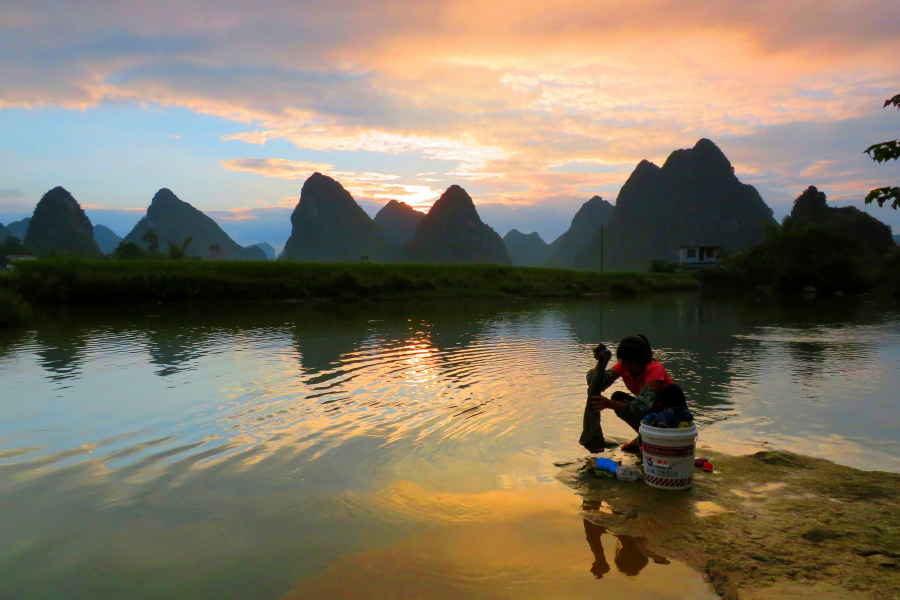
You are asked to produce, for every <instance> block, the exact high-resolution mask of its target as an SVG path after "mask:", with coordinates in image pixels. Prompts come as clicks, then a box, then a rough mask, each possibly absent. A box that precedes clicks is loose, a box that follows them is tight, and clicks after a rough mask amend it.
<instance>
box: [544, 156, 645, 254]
mask: <svg viewBox="0 0 900 600" xmlns="http://www.w3.org/2000/svg"><path fill="white" fill-rule="evenodd" d="M647 164H648V165H651V166H652V167H653V168H655V169H657V170H658V169H659V167H657V166H656V165H653V164H652V163H647ZM614 211H615V207H614V206H613V205H612V204H610V203H609V202H607V201H606V200H604V199H603V198H601V197H600V196H593V197H592V198H591V199H590V200H588V201H587V202H585V203H584V204H582V205H581V207H580V208H579V209H578V212H576V213H575V216H574V217H572V224H571V225H570V226H569V229H568V230H567V231H566V232H565V233H563V234H562V235H561V236H559V237H558V238H556V239H555V240H554V241H553V243H552V244H550V247H549V248H550V253H551V254H550V258H549V260H548V261H547V266H548V267H562V268H571V267H572V266H574V262H575V259H576V258H577V257H578V255H579V254H580V253H581V252H582V251H583V250H584V249H585V248H587V247H588V246H589V245H590V244H591V242H592V241H593V239H594V236H595V235H596V233H597V231H598V230H599V229H600V227H601V226H603V225H605V224H606V223H608V222H609V220H610V219H611V218H612V216H613V213H614Z"/></svg>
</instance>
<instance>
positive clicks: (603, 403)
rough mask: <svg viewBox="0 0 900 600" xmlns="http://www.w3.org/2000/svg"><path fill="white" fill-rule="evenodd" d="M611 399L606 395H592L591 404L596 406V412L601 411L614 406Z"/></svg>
mask: <svg viewBox="0 0 900 600" xmlns="http://www.w3.org/2000/svg"><path fill="white" fill-rule="evenodd" d="M610 402H612V400H610V399H609V398H607V397H606V396H591V405H592V406H593V407H594V412H600V411H601V410H603V409H604V408H612V407H611V406H610V404H609V403H610Z"/></svg>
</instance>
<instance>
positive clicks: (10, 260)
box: [0, 254, 37, 269]
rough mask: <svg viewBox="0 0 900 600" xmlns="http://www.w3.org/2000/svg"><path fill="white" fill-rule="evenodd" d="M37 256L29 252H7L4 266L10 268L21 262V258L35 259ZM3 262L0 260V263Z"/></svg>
mask: <svg viewBox="0 0 900 600" xmlns="http://www.w3.org/2000/svg"><path fill="white" fill-rule="evenodd" d="M36 259H37V256H31V255H30V254H9V255H7V257H6V268H7V269H12V268H13V267H14V266H15V264H16V263H17V262H21V261H23V260H36ZM2 264H3V262H2V260H0V265H2Z"/></svg>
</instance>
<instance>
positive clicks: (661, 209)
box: [574, 139, 777, 271]
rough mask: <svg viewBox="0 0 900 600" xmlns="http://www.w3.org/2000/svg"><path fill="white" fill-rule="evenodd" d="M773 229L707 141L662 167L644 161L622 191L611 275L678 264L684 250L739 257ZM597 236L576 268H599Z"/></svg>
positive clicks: (613, 222)
mask: <svg viewBox="0 0 900 600" xmlns="http://www.w3.org/2000/svg"><path fill="white" fill-rule="evenodd" d="M770 225H776V226H777V222H776V221H775V219H774V217H773V216H772V209H771V208H769V207H768V206H767V205H766V203H765V202H763V199H762V198H761V197H760V195H759V192H757V191H756V188H754V187H753V186H752V185H748V184H745V183H741V182H740V181H739V180H738V178H737V177H736V176H735V174H734V168H733V167H732V166H731V162H729V160H728V158H726V156H725V154H724V153H723V152H722V151H721V150H720V149H719V147H718V146H716V145H715V144H714V143H713V142H711V141H710V140H708V139H701V140H699V141H698V142H697V143H696V144H695V145H694V147H693V148H689V149H686V150H676V151H674V152H672V154H670V155H669V157H668V159H666V162H665V164H663V166H662V167H658V166H657V165H655V164H653V163H651V162H649V161H646V160H644V161H641V162H640V163H639V164H638V166H637V167H636V168H635V170H634V172H632V174H631V176H630V177H629V178H628V180H627V181H626V182H625V185H623V186H622V190H621V191H620V192H619V197H618V199H617V200H616V207H615V211H614V213H613V216H612V218H611V219H610V220H609V222H608V223H607V225H606V227H605V232H604V233H605V235H604V246H603V250H604V257H605V260H604V263H605V265H604V266H605V268H607V269H610V270H613V269H616V270H636V271H646V270H647V269H648V267H649V262H650V260H652V259H664V260H671V261H674V260H677V258H678V250H679V248H680V247H682V246H693V245H702V246H723V247H724V248H726V249H728V250H732V251H733V250H742V249H744V248H747V247H748V246H751V245H753V244H757V243H759V242H761V241H763V240H764V239H765V232H766V228H767V226H770ZM599 265H600V239H599V236H596V235H595V237H594V241H593V242H592V243H591V245H590V246H589V247H588V248H586V249H585V250H583V251H582V252H581V254H579V256H578V258H576V260H575V264H574V266H575V267H576V268H581V269H594V270H595V269H598V268H599Z"/></svg>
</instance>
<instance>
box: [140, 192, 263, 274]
mask: <svg viewBox="0 0 900 600" xmlns="http://www.w3.org/2000/svg"><path fill="white" fill-rule="evenodd" d="M150 229H152V230H153V231H154V232H155V233H156V235H157V237H158V239H159V247H158V249H157V251H158V252H160V253H161V254H165V253H166V249H167V247H168V244H169V242H172V243H174V244H177V245H181V244H184V241H185V240H186V239H187V238H189V237H190V238H191V243H190V244H189V245H188V248H187V254H188V256H194V257H198V258H207V259H223V260H257V259H260V260H261V255H260V254H259V251H248V250H246V249H245V248H243V247H242V246H241V245H240V244H238V243H237V242H235V241H234V240H233V239H231V237H230V236H229V235H228V234H227V233H225V231H224V230H223V229H222V228H221V227H219V224H218V223H216V222H215V221H214V220H213V219H212V218H211V217H209V215H206V214H204V213H203V211H201V210H199V209H198V208H196V207H194V206H193V205H191V204H190V203H188V202H185V201H184V200H182V199H181V198H179V197H178V196H176V195H175V193H174V192H173V191H172V190H170V189H169V188H161V189H160V190H159V191H158V192H156V194H154V195H153V199H152V200H151V201H150V206H148V207H147V213H146V214H145V215H144V217H143V218H142V219H141V220H140V221H138V224H137V225H135V226H134V229H132V230H131V232H130V233H129V234H128V235H127V236H125V239H124V240H123V241H125V242H132V243H134V244H137V245H138V246H140V247H141V248H145V249H146V248H148V246H147V242H146V241H144V235H145V234H146V233H147V232H148V231H149V230H150Z"/></svg>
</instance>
